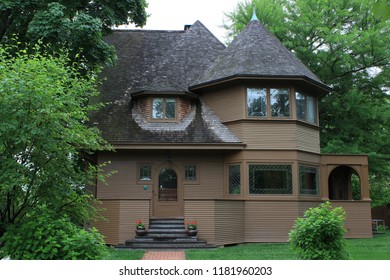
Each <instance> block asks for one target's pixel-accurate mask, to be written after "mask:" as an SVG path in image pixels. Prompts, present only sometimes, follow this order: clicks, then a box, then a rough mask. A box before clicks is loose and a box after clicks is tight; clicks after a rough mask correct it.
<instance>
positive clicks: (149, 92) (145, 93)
mask: <svg viewBox="0 0 390 280" xmlns="http://www.w3.org/2000/svg"><path fill="white" fill-rule="evenodd" d="M150 95H154V96H162V95H171V96H186V97H189V98H194V99H195V98H198V95H197V94H194V93H192V92H190V91H174V90H171V91H170V90H147V89H146V90H140V91H136V92H132V93H131V97H140V96H150Z"/></svg>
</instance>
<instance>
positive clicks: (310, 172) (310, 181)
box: [299, 165, 318, 195]
mask: <svg viewBox="0 0 390 280" xmlns="http://www.w3.org/2000/svg"><path fill="white" fill-rule="evenodd" d="M299 193H300V194H311V195H317V194H318V168H317V167H311V166H304V165H300V166H299Z"/></svg>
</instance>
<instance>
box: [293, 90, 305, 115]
mask: <svg viewBox="0 0 390 280" xmlns="http://www.w3.org/2000/svg"><path fill="white" fill-rule="evenodd" d="M295 103H296V106H297V118H298V119H301V120H306V96H304V95H303V94H301V93H299V92H296V93H295Z"/></svg>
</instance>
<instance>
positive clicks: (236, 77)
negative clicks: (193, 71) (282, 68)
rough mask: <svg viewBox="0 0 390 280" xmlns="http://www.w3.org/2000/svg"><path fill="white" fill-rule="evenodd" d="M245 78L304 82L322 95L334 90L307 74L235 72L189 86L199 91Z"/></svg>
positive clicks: (191, 89) (190, 88) (192, 89)
mask: <svg viewBox="0 0 390 280" xmlns="http://www.w3.org/2000/svg"><path fill="white" fill-rule="evenodd" d="M245 80H252V81H254V80H263V81H264V80H267V81H281V80H283V81H296V82H304V83H306V84H307V85H309V86H312V87H315V88H317V89H318V90H319V91H321V95H323V96H324V95H326V94H327V93H329V92H330V91H332V88H331V87H329V86H327V85H325V84H323V83H320V82H318V81H316V80H313V79H311V78H309V77H307V76H302V75H296V76H293V75H280V76H275V75H274V76H266V75H255V74H234V75H231V76H229V77H224V78H220V79H215V80H211V81H207V82H204V83H200V84H196V85H192V86H190V87H189V90H190V91H198V90H202V89H205V88H209V87H218V86H221V85H223V84H229V83H232V82H237V81H245Z"/></svg>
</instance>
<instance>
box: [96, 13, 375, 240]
mask: <svg viewBox="0 0 390 280" xmlns="http://www.w3.org/2000/svg"><path fill="white" fill-rule="evenodd" d="M107 41H108V42H109V43H111V44H113V45H114V46H115V48H116V50H117V54H118V62H117V64H116V65H115V66H114V67H113V68H107V69H105V70H104V72H103V75H104V76H105V77H106V78H107V79H106V81H105V82H104V84H103V85H102V101H104V102H111V103H110V105H108V106H106V107H105V108H104V109H103V110H101V111H100V112H99V113H98V114H97V115H96V116H95V117H94V124H95V125H96V126H97V127H98V128H99V129H100V130H101V131H102V136H103V137H104V138H105V139H106V140H108V141H109V142H110V143H111V144H112V145H113V146H114V148H115V152H99V153H97V155H96V157H97V161H98V162H99V163H104V162H108V161H109V162H110V164H109V165H108V166H107V171H112V170H115V171H116V172H117V174H115V175H114V176H112V177H109V178H108V179H107V184H103V183H98V184H97V186H96V187H95V189H94V192H95V195H96V197H97V198H98V199H99V200H100V201H101V202H102V207H103V208H105V209H106V211H105V212H104V216H105V217H106V218H107V220H106V221H100V222H98V223H97V224H96V226H97V227H98V229H99V230H100V231H101V233H102V234H103V235H104V236H105V237H106V242H107V243H109V244H114V245H117V244H121V243H124V242H125V241H126V240H128V239H131V238H134V235H135V234H134V229H135V223H136V221H137V220H138V219H141V220H142V221H144V222H145V224H146V226H148V225H149V220H150V219H152V218H184V219H185V220H196V221H197V222H198V225H199V233H198V236H199V238H202V239H205V240H207V242H208V243H210V244H216V245H226V244H234V243H245V242H286V241H287V239H288V232H289V230H290V229H291V228H292V226H293V224H294V221H295V219H296V218H297V217H298V216H301V215H302V214H303V212H304V211H305V210H307V209H308V208H309V207H315V206H318V205H319V204H320V203H321V202H323V201H326V200H330V201H332V202H333V205H335V206H342V207H344V209H345V210H346V213H347V217H346V227H347V230H348V233H347V237H350V238H364V237H371V236H372V232H371V214H370V213H371V212H370V197H369V185H368V159H367V156H364V155H325V154H321V152H320V136H319V134H320V127H319V120H318V100H319V99H320V98H321V97H323V96H324V95H326V94H328V93H329V92H330V90H331V89H330V88H329V87H328V86H327V85H325V84H324V83H323V82H321V81H320V80H319V79H318V78H317V77H316V76H315V75H314V74H313V73H312V72H310V70H309V69H308V68H306V66H305V65H303V64H302V63H301V62H300V61H299V60H298V59H297V58H296V57H295V56H294V54H293V53H291V52H290V51H288V50H287V49H286V48H285V47H284V46H283V45H282V44H281V43H280V42H279V41H278V40H277V39H276V38H275V37H274V36H273V35H272V34H271V33H270V32H269V31H268V30H266V28H265V27H264V26H263V25H262V24H261V23H260V22H259V21H258V20H257V19H256V18H253V19H252V20H251V21H250V22H249V23H248V25H247V26H246V28H245V29H244V30H243V31H242V32H241V33H240V34H239V35H238V36H237V37H236V38H235V40H234V41H233V42H232V43H231V44H230V45H229V46H228V47H225V46H224V45H223V44H222V43H221V42H220V41H219V40H218V39H217V38H215V37H214V35H213V34H212V33H210V32H209V31H208V30H207V28H206V27H205V26H204V25H203V24H202V23H201V22H199V21H197V22H195V23H194V24H193V25H192V26H186V28H185V30H183V31H151V30H123V31H119V30H118V31H115V32H114V33H113V34H112V35H110V36H108V38H107ZM353 189H354V193H355V192H357V195H355V194H354V197H353V192H352V190H353ZM353 198H354V199H353Z"/></svg>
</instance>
